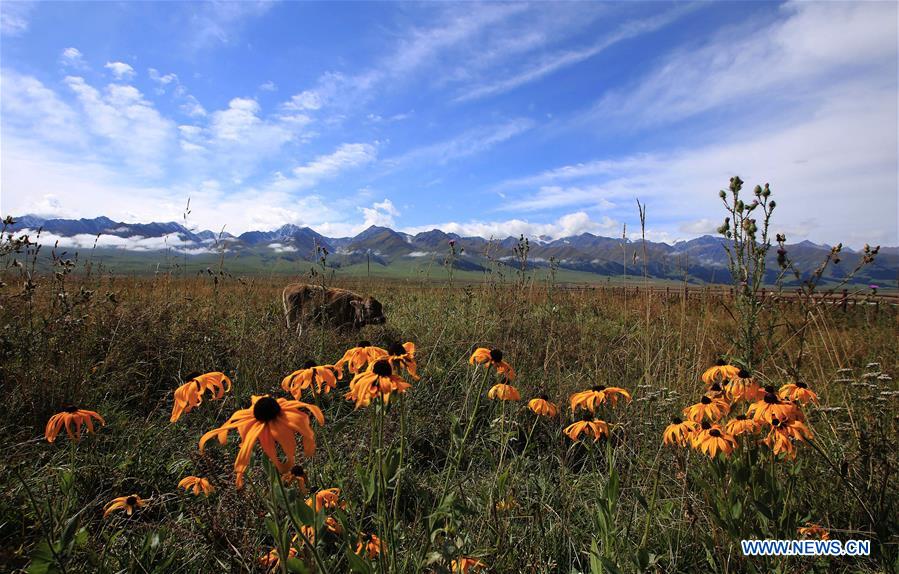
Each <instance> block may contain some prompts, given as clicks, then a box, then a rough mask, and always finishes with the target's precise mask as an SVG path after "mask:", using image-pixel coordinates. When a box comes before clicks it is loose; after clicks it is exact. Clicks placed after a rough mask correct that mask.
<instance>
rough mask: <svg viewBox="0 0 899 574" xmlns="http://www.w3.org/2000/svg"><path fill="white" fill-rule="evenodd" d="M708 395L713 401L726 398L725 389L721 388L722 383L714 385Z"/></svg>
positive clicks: (707, 392)
mask: <svg viewBox="0 0 899 574" xmlns="http://www.w3.org/2000/svg"><path fill="white" fill-rule="evenodd" d="M706 394H707V395H708V396H709V397H711V398H713V399H722V398H724V396H725V392H724V388H723V387H722V386H721V383H718V382H714V383H712V386H711V387H709V390H708V391H706Z"/></svg>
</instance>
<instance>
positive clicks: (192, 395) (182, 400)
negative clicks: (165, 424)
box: [169, 371, 231, 422]
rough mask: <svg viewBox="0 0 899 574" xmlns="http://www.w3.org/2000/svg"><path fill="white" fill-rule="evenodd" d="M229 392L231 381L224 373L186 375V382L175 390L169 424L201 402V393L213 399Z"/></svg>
mask: <svg viewBox="0 0 899 574" xmlns="http://www.w3.org/2000/svg"><path fill="white" fill-rule="evenodd" d="M230 390H231V379H229V378H228V377H227V376H226V375H225V373H221V372H218V371H213V372H211V373H206V374H203V375H196V376H193V375H188V379H187V382H186V383H184V384H183V385H181V386H180V387H178V388H177V389H175V405H174V406H173V407H172V417H171V419H169V420H170V421H171V422H176V421H177V420H178V419H179V418H181V415H182V414H185V413H189V412H190V411H192V410H193V409H194V408H195V407H196V406H198V405H199V404H200V403H202V402H203V393H204V392H206V391H209V394H211V395H212V396H213V398H215V399H220V398H222V397H223V396H225V392H226V391H230Z"/></svg>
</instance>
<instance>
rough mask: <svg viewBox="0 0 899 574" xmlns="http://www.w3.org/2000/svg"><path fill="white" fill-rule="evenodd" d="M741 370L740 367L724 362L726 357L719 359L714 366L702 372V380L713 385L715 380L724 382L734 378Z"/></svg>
mask: <svg viewBox="0 0 899 574" xmlns="http://www.w3.org/2000/svg"><path fill="white" fill-rule="evenodd" d="M739 372H740V369H739V368H737V367H735V366H733V365H728V364H727V363H725V362H724V359H718V360H717V361H716V362H715V364H714V366H711V367H709V368H708V369H706V370H705V372H704V373H703V374H702V382H703V383H705V384H707V385H709V386H711V385H712V383H714V382H716V381H717V382H719V383H724V382H727V380H729V379H732V378H733V377H735V376H736V375H737V373H739Z"/></svg>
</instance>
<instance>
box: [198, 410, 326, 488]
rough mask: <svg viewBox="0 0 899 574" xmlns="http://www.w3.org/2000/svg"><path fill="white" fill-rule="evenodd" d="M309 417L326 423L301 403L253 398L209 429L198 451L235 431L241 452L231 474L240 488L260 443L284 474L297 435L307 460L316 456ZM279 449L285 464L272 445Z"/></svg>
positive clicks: (319, 411) (320, 413)
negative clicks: (224, 420) (226, 420)
mask: <svg viewBox="0 0 899 574" xmlns="http://www.w3.org/2000/svg"><path fill="white" fill-rule="evenodd" d="M310 414H312V415H313V416H314V417H315V419H316V420H317V421H318V424H324V423H325V417H324V415H323V414H322V412H321V410H320V409H319V408H318V407H317V406H315V405H310V404H307V403H301V402H300V401H289V400H287V399H274V398H272V397H270V396H268V395H263V396H257V395H254V396H253V398H252V406H251V407H250V408H248V409H241V410H239V411H237V412H235V413H234V414H233V415H231V418H230V419H228V422H226V423H225V424H223V425H222V426H220V427H219V428H217V429H214V430H211V431H209V432H207V433H206V434H204V435H203V437H202V438H201V439H200V452H203V446H204V445H205V444H206V442H207V441H209V440H210V439H211V438H217V439H218V441H219V443H221V444H225V442H226V441H227V440H228V431H230V430H232V429H234V430H237V432H238V434H239V435H240V439H241V442H240V452H239V453H238V454H237V458H236V459H235V460H234V472H235V473H236V474H237V487H238V488H241V487H242V486H243V475H244V472H246V470H247V467H248V466H249V465H250V455H252V453H253V446H254V445H255V444H256V442H257V441H258V442H259V446H261V447H262V451H263V452H264V453H265V454H266V456H268V458H269V459H270V460H271V461H272V462H273V463H274V464H275V466H276V467H277V468H278V470H279V471H280V472H282V473H283V472H285V471H286V470H287V469H288V468H290V467H292V466H293V465H294V461H295V458H296V448H297V443H296V435H297V434H299V435H300V436H302V437H303V452H304V453H305V455H306V456H307V457H311V456H312V455H313V454H315V433H313V432H312V426H311V425H310V420H309V415H310ZM276 443H277V445H278V446H280V447H281V450H282V451H283V452H284V456H285V458H286V461H284V462H282V461H281V460H280V459H279V458H278V453H277V451H276V450H275V444H276Z"/></svg>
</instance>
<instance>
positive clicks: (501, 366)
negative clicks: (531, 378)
mask: <svg viewBox="0 0 899 574" xmlns="http://www.w3.org/2000/svg"><path fill="white" fill-rule="evenodd" d="M468 362H469V363H470V364H472V365H474V364H475V363H478V364H479V365H487V368H490V367H496V372H497V373H499V374H500V375H505V377H506V378H507V379H509V380H510V381H514V380H515V369H513V368H512V366H511V365H510V364H509V363H507V362H506V361H504V360H503V352H502V351H500V350H499V349H488V348H486V347H478V348H477V349H475V350H474V353H472V354H471V357H469V359H468Z"/></svg>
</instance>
